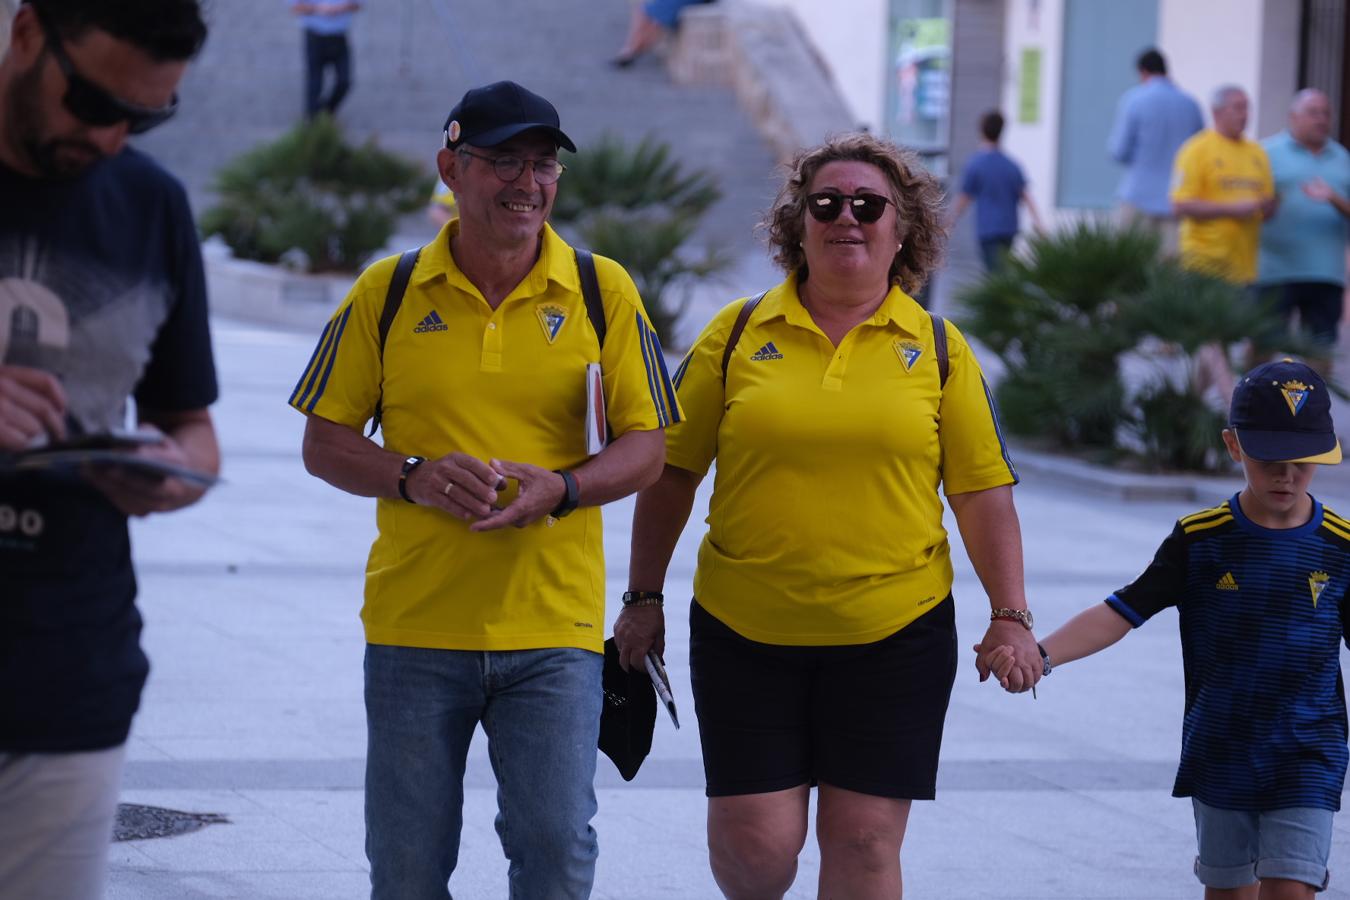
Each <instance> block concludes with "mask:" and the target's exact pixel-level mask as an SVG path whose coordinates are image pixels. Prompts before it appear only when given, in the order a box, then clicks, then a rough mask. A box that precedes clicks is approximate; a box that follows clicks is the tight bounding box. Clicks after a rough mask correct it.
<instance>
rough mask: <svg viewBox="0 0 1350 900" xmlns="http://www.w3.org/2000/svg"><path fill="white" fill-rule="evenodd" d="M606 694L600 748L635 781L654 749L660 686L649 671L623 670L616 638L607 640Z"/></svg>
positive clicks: (626, 779) (601, 717) (624, 776)
mask: <svg viewBox="0 0 1350 900" xmlns="http://www.w3.org/2000/svg"><path fill="white" fill-rule="evenodd" d="M604 693H605V697H604V706H603V708H602V709H601V711H600V750H601V752H602V753H604V754H605V755H606V756H608V757H609V758H610V759H611V760H612V761H613V762H614V765H615V766H617V767H618V769H619V774H620V775H622V776H623V780H624V781H632V780H633V777H634V776H635V775H637V773H638V768H639V767H640V766H641V765H642V761H643V760H644V759H646V758H647V754H648V753H650V752H651V749H652V731H653V729H655V728H656V688H654V687H652V680H651V678H650V677H649V676H648V675H647V672H646V671H645V670H637V669H630V670H629V671H627V672H625V671H624V670H623V666H621V665H619V648H618V647H616V646H615V645H614V638H610V639H609V640H607V641H605V674H604Z"/></svg>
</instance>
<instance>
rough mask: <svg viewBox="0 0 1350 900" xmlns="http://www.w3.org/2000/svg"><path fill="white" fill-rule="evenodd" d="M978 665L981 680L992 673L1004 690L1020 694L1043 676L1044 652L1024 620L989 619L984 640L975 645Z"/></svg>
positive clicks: (1029, 688) (976, 664)
mask: <svg viewBox="0 0 1350 900" xmlns="http://www.w3.org/2000/svg"><path fill="white" fill-rule="evenodd" d="M973 649H974V651H975V668H976V669H977V670H978V671H979V673H980V680H981V681H985V680H986V679H988V678H989V676H990V675H991V674H992V675H993V676H994V677H995V678H997V679H998V683H999V684H1000V685H1001V686H1002V687H1003V689H1004V690H1006V691H1008V692H1009V693H1012V694H1020V693H1022V692H1023V691H1029V690H1031V689H1032V688H1033V687H1035V685H1036V682H1038V681H1040V680H1041V672H1042V669H1043V667H1042V663H1041V653H1040V651H1039V650H1038V649H1036V638H1035V637H1034V636H1033V635H1032V633H1031V632H1030V631H1028V630H1027V629H1026V628H1024V627H1023V626H1022V625H1021V623H1019V622H1017V621H1014V620H1011V619H995V620H993V621H992V622H990V623H989V630H988V631H986V632H985V633H984V640H982V641H981V642H980V643H978V644H976V645H975V646H974V648H973Z"/></svg>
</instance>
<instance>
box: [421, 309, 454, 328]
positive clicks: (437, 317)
mask: <svg viewBox="0 0 1350 900" xmlns="http://www.w3.org/2000/svg"><path fill="white" fill-rule="evenodd" d="M449 330H450V326H449V325H447V324H445V322H444V321H443V320H442V319H441V314H440V313H438V312H436V310H434V309H433V310H432V311H431V312H429V313H427V317H426V318H425V319H423V320H422V321H420V322H418V323H417V325H416V327H414V328H413V334H426V333H427V332H428V331H449Z"/></svg>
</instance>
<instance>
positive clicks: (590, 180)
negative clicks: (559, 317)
mask: <svg viewBox="0 0 1350 900" xmlns="http://www.w3.org/2000/svg"><path fill="white" fill-rule="evenodd" d="M720 198H721V190H720V189H719V188H718V187H717V183H716V181H715V179H714V178H713V176H712V175H711V174H709V173H707V172H704V171H701V170H698V171H693V172H686V171H685V170H684V169H683V167H682V166H681V164H680V163H679V162H678V161H677V160H676V159H675V158H674V154H673V153H672V151H671V149H670V147H669V145H667V144H664V143H660V142H658V141H657V140H656V139H654V138H652V137H646V138H643V139H642V140H641V141H640V142H638V143H637V144H636V145H635V146H631V147H630V146H628V145H627V144H625V143H624V142H623V141H622V140H621V139H619V138H618V137H615V136H614V135H604V136H602V137H601V138H600V139H599V140H598V141H596V142H595V143H594V144H593V145H591V146H588V147H587V148H586V152H585V153H583V154H580V155H578V156H576V157H574V158H571V159H568V160H567V172H566V174H565V175H564V176H563V181H562V182H561V183H560V187H559V190H558V196H557V199H556V200H555V201H554V204H553V220H554V222H556V223H558V224H559V225H560V227H563V228H564V229H566V230H568V231H569V232H570V233H571V234H572V235H574V236H575V238H576V241H577V243H578V244H579V245H581V246H584V247H586V248H588V249H590V250H592V251H593V252H595V253H599V254H600V255H602V256H608V257H609V258H611V259H614V260H617V261H618V262H619V263H620V264H621V265H622V266H623V267H624V268H625V269H627V270H628V274H629V275H631V276H632V277H633V281H634V282H635V283H636V284H637V287H638V292H639V293H640V294H641V296H642V302H643V304H644V306H645V307H646V309H647V317H648V318H649V319H651V321H652V327H654V328H655V329H656V333H657V335H658V336H659V337H660V338H661V344H662V346H664V347H666V348H668V349H677V347H676V334H675V330H674V326H675V323H676V322H677V321H678V320H679V318H680V316H681V315H682V314H683V313H684V311H685V309H686V307H687V306H688V304H689V298H690V292H691V291H692V289H693V288H694V286H695V285H697V284H698V283H699V282H701V281H704V280H706V279H709V278H712V277H714V276H716V275H717V274H718V273H719V272H721V271H723V270H725V269H726V268H727V267H728V266H729V265H730V264H731V258H730V257H729V256H728V255H727V254H726V253H724V252H722V251H720V250H717V249H714V248H705V249H704V250H702V251H701V252H695V251H691V250H690V249H688V246H689V242H690V239H691V237H692V236H693V234H694V232H695V231H696V230H697V228H698V225H699V222H700V221H701V220H702V218H703V216H704V215H705V214H706V213H707V212H708V210H709V209H710V208H711V207H712V205H713V204H714V203H716V202H717V201H718V199H720Z"/></svg>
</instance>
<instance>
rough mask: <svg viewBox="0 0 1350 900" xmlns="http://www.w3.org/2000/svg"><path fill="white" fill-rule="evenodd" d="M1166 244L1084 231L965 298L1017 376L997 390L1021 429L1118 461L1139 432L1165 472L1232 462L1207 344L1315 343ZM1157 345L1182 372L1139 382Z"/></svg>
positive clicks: (970, 320) (1037, 242)
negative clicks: (1130, 357) (1206, 379)
mask: <svg viewBox="0 0 1350 900" xmlns="http://www.w3.org/2000/svg"><path fill="white" fill-rule="evenodd" d="M1158 249H1159V245H1158V239H1157V237H1155V236H1154V235H1153V234H1151V233H1149V232H1145V231H1139V230H1128V229H1127V230H1117V229H1115V228H1113V227H1110V226H1108V225H1106V224H1103V223H1093V222H1088V223H1083V224H1080V225H1077V226H1075V227H1073V228H1070V229H1067V230H1065V231H1062V232H1060V233H1058V234H1055V235H1052V236H1047V237H1040V238H1037V239H1034V240H1033V241H1032V242H1031V245H1030V247H1029V252H1028V253H1027V254H1026V258H1025V259H1017V258H1012V259H1010V260H1009V261H1008V265H1007V267H1006V269H1005V270H1004V271H1002V272H1000V273H996V274H991V275H989V276H987V277H985V278H984V279H983V280H982V281H981V282H979V283H978V284H976V285H974V286H972V287H971V288H970V289H968V290H967V291H965V292H964V293H963V295H962V297H961V299H962V301H963V303H964V306H965V308H966V311H967V313H968V315H966V316H965V317H964V318H963V319H962V325H963V327H964V328H965V329H966V330H968V331H969V332H970V334H971V335H973V336H974V337H977V338H979V339H980V340H981V341H983V342H984V343H985V344H986V345H987V346H988V347H989V348H990V349H991V350H992V351H993V352H994V353H996V354H997V355H998V356H999V358H1000V359H1001V360H1002V361H1003V363H1004V365H1005V367H1006V369H1007V374H1006V376H1005V377H1004V379H1003V380H1002V381H1001V382H1000V384H999V386H998V389H997V395H998V401H999V405H1000V408H1001V411H1002V414H1003V419H1004V422H1005V423H1006V425H1007V427H1008V430H1009V431H1010V432H1012V433H1014V434H1020V435H1024V436H1034V437H1038V438H1049V439H1050V440H1052V441H1053V442H1054V443H1055V444H1057V445H1059V446H1061V447H1063V448H1066V449H1069V448H1079V449H1086V450H1095V451H1099V452H1103V453H1107V454H1112V455H1114V454H1118V453H1119V452H1121V451H1122V450H1123V449H1124V448H1123V447H1122V446H1121V443H1120V441H1121V439H1122V438H1123V437H1126V436H1130V435H1132V436H1133V437H1134V439H1135V446H1137V447H1140V448H1142V454H1143V457H1144V460H1145V462H1146V463H1148V464H1149V465H1151V466H1153V467H1157V468H1173V469H1208V468H1213V467H1215V466H1216V465H1220V464H1223V461H1224V460H1226V458H1227V457H1226V455H1224V454H1223V450H1222V447H1223V444H1222V441H1221V440H1220V437H1219V432H1220V431H1221V430H1222V428H1223V425H1224V420H1225V419H1226V411H1225V410H1218V409H1215V406H1214V405H1213V401H1214V399H1215V398H1213V397H1210V396H1206V394H1205V392H1204V391H1203V390H1202V389H1201V384H1200V378H1199V375H1200V372H1199V371H1198V366H1197V362H1196V360H1197V355H1198V354H1200V352H1201V349H1202V348H1203V347H1206V346H1207V345H1215V344H1217V345H1218V346H1220V347H1223V348H1231V347H1234V346H1238V345H1241V344H1242V343H1243V342H1244V341H1245V340H1246V339H1251V340H1252V342H1253V344H1254V345H1255V346H1256V347H1258V348H1261V349H1262V350H1263V351H1264V350H1276V349H1279V350H1283V351H1285V352H1292V353H1295V354H1303V353H1306V352H1307V350H1308V349H1309V348H1308V347H1307V345H1306V344H1305V343H1304V342H1300V341H1297V340H1295V339H1294V338H1292V337H1291V336H1289V335H1288V334H1287V333H1286V331H1285V328H1284V326H1283V323H1282V322H1281V321H1280V319H1279V318H1278V317H1276V316H1274V315H1273V314H1272V312H1271V311H1270V310H1268V309H1265V308H1263V307H1261V306H1260V305H1259V304H1256V303H1253V302H1252V301H1251V299H1250V298H1249V296H1248V295H1247V293H1246V292H1245V291H1243V290H1242V289H1240V288H1238V287H1235V286H1234V285H1231V284H1228V283H1227V282H1224V281H1221V280H1219V279H1217V278H1214V277H1212V276H1209V275H1205V274H1202V273H1199V272H1192V271H1188V270H1186V269H1183V268H1182V267H1181V266H1180V265H1179V264H1178V263H1177V262H1176V261H1175V260H1172V259H1161V258H1159V255H1158ZM1149 339H1151V340H1149ZM1150 347H1152V348H1157V350H1158V351H1159V352H1162V353H1163V354H1164V361H1165V362H1167V363H1169V365H1159V366H1158V367H1157V372H1156V374H1155V375H1154V376H1153V377H1151V378H1144V379H1143V380H1142V382H1141V381H1140V380H1139V379H1134V381H1135V382H1136V383H1135V384H1133V385H1126V383H1125V381H1124V379H1123V378H1122V376H1121V364H1122V359H1123V357H1124V356H1125V355H1126V354H1127V353H1130V352H1133V351H1138V350H1140V349H1143V348H1150ZM1225 352H1226V350H1225ZM1245 362H1246V361H1245V360H1244V361H1243V363H1244V365H1245ZM1228 364H1229V366H1230V369H1231V367H1232V364H1231V361H1229V362H1228ZM1178 365H1179V366H1180V368H1181V377H1180V378H1179V379H1178V378H1177V376H1176V373H1175V372H1174V373H1173V375H1172V376H1171V377H1169V376H1168V373H1167V371H1166V370H1167V369H1168V368H1171V369H1173V370H1175V369H1176V368H1177V366H1178ZM1178 382H1179V383H1178Z"/></svg>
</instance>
